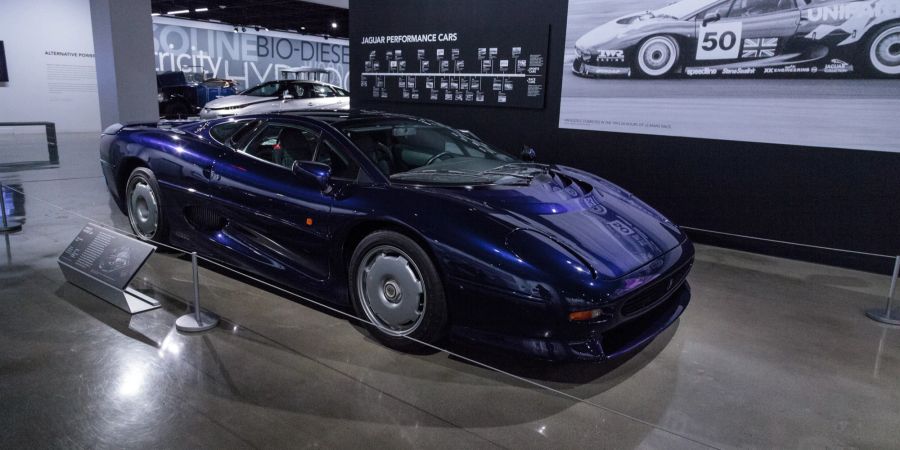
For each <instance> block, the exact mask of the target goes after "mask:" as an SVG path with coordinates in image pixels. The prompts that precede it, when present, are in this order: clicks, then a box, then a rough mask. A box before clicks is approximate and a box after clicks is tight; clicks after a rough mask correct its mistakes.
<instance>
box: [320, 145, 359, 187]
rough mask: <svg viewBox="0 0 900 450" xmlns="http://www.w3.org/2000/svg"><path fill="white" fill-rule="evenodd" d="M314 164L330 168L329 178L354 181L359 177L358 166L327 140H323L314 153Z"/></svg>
mask: <svg viewBox="0 0 900 450" xmlns="http://www.w3.org/2000/svg"><path fill="white" fill-rule="evenodd" d="M315 161H316V162H320V163H323V164H327V165H328V166H329V167H331V176H332V177H335V178H343V179H347V180H355V179H356V178H357V176H358V175H359V166H358V165H357V164H356V161H354V160H353V159H351V158H349V157H348V156H347V155H346V154H345V153H344V152H342V151H340V150H338V148H337V146H336V145H335V144H334V143H333V142H332V141H331V140H330V139H328V138H324V139H322V141H321V144H320V145H319V150H318V152H317V153H316V159H315Z"/></svg>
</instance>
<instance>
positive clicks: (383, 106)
mask: <svg viewBox="0 0 900 450" xmlns="http://www.w3.org/2000/svg"><path fill="white" fill-rule="evenodd" d="M535 16H538V17H541V18H543V20H544V21H545V22H546V23H547V24H549V26H550V43H549V55H548V58H547V70H548V79H547V80H546V86H545V92H546V101H545V106H544V107H543V108H542V109H522V108H509V107H499V106H478V105H467V106H462V105H452V104H450V105H448V104H415V103H405V102H399V101H393V100H391V99H388V100H387V101H384V100H381V99H373V98H372V95H371V92H370V89H359V88H357V87H358V86H357V85H354V84H351V95H352V105H353V106H354V107H359V108H371V109H379V110H389V111H394V112H402V113H408V114H414V115H421V116H425V117H429V118H433V119H436V120H438V121H441V122H444V123H446V124H449V125H452V126H455V127H459V128H465V129H470V130H472V131H473V132H475V133H476V134H478V135H480V136H481V137H482V138H484V139H485V140H487V141H489V142H492V143H494V144H496V145H498V146H500V147H502V148H505V149H509V150H513V151H518V150H519V149H520V148H521V147H522V146H523V145H529V146H533V147H534V148H535V149H536V150H537V153H538V157H539V160H541V161H546V162H554V163H559V164H567V165H572V166H576V167H579V168H583V169H586V170H589V171H592V172H595V173H598V174H600V175H601V176H603V177H605V178H607V179H609V180H611V181H613V182H615V183H618V184H620V185H621V186H623V187H625V188H627V189H629V190H630V191H632V192H633V193H635V194H636V195H638V196H639V197H641V198H642V199H644V200H646V201H647V202H648V203H650V204H652V205H653V206H654V207H656V208H657V209H659V210H660V211H662V212H663V213H665V214H666V215H667V216H668V217H670V218H671V219H672V220H673V221H675V222H676V223H678V224H680V225H684V226H690V227H696V228H703V229H709V230H715V231H721V232H726V233H733V234H740V235H749V236H756V237H762V238H769V239H775V240H784V241H791V242H801V243H807V244H812V245H818V246H826V247H837V248H844V249H851V250H858V251H864V252H874V253H887V254H897V253H900V207H898V203H900V154H898V153H890V152H876V151H864V150H845V149H832V148H824V147H806V146H797V145H775V144H761V143H748V142H739V141H726V140H713V139H697V138H684V137H669V136H652V135H643V134H626V133H611V132H598V131H578V130H568V129H560V128H558V126H557V124H558V123H559V116H560V96H561V84H562V79H563V61H564V49H565V39H566V18H567V2H566V1H562V0H522V1H511V0H510V1H490V2H485V1H479V0H454V1H449V0H447V1H441V0H429V1H421V0H379V1H369V0H351V5H350V23H351V27H350V28H351V33H350V46H351V55H353V57H352V59H351V67H350V68H351V80H354V83H357V82H358V80H359V79H360V76H361V72H362V71H363V63H364V61H365V57H364V53H365V52H366V51H368V48H365V46H363V45H361V39H362V38H363V37H364V36H373V35H385V34H393V35H398V34H404V33H406V32H408V31H407V30H409V29H417V28H420V24H423V23H424V24H429V25H430V27H431V28H432V30H433V31H432V32H435V33H440V32H447V31H452V30H454V29H455V28H459V27H460V24H461V23H463V24H467V25H466V29H468V30H472V29H479V28H483V29H491V30H496V29H498V28H499V29H501V30H503V31H504V32H506V33H508V34H509V35H510V36H515V35H521V34H529V33H538V32H542V30H541V27H540V26H538V27H537V28H534V29H528V28H527V27H523V26H522V24H532V23H534V22H533V17H535ZM510 39H511V40H514V38H513V37H511V38H510ZM487 45H490V44H487ZM448 47H449V45H448ZM597 107H598V108H602V104H598V105H597ZM773 108H774V106H773ZM816 120H817V117H815V116H810V117H808V118H803V122H804V123H806V121H809V122H810V123H814V122H815V121H816ZM845 120H846V121H847V123H848V125H856V126H871V125H872V124H859V123H854V120H855V117H854V116H853V115H852V114H848V115H846V118H845ZM886 122H887V120H886ZM748 126H752V124H749V125H748ZM761 132H762V133H765V130H762V131H761ZM810 137H811V138H812V137H814V136H810ZM897 148H898V150H900V143H897ZM691 234H692V236H693V237H694V239H695V240H696V241H699V242H707V243H713V244H719V245H725V246H730V247H735V248H740V249H746V250H750V251H757V252H762V253H768V254H774V255H781V256H787V257H793V258H799V259H807V260H813V261H822V262H825V263H830V264H837V265H845V266H849V267H856V268H861V269H866V270H872V271H878V272H887V271H889V270H890V269H891V265H892V262H891V261H886V260H884V259H878V258H871V257H864V256H854V255H846V254H839V253H833V252H828V251H819V250H814V249H803V248H797V247H793V246H787V245H781V244H773V243H765V242H758V241H752V240H747V239H740V238H725V237H721V236H716V235H711V234H705V233H698V232H692V233H691Z"/></svg>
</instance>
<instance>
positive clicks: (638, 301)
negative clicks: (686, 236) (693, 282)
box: [620, 262, 691, 317]
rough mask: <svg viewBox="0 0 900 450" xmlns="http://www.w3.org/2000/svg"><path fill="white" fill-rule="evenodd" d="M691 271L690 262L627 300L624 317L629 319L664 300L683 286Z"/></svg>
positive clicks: (623, 306) (623, 312) (623, 310)
mask: <svg viewBox="0 0 900 450" xmlns="http://www.w3.org/2000/svg"><path fill="white" fill-rule="evenodd" d="M690 270H691V263H690V262H689V263H687V264H685V265H683V266H681V267H680V268H678V269H677V270H675V271H674V272H672V273H671V274H669V275H667V276H666V277H664V278H662V279H661V280H659V281H657V282H655V283H653V284H652V285H650V286H648V287H646V288H644V289H642V290H641V291H640V292H638V293H636V294H632V296H631V298H629V299H627V300H625V302H624V303H623V304H622V309H621V310H620V312H621V314H622V316H625V317H628V316H632V315H634V314H637V313H639V312H641V311H643V310H645V309H647V308H649V307H650V306H653V305H654V304H656V303H657V302H659V301H661V300H662V299H664V298H665V297H666V296H667V295H668V294H670V293H671V292H672V291H674V290H675V289H677V288H678V287H679V286H681V283H682V282H683V281H684V279H685V278H687V274H688V272H690Z"/></svg>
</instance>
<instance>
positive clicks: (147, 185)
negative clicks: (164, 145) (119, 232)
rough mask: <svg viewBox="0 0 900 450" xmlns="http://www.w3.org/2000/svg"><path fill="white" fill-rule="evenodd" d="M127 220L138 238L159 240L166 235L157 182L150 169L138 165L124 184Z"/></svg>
mask: <svg viewBox="0 0 900 450" xmlns="http://www.w3.org/2000/svg"><path fill="white" fill-rule="evenodd" d="M125 202H126V205H127V206H128V222H129V223H130V224H131V230H132V231H134V234H135V235H137V237H138V238H140V239H142V240H145V241H156V242H161V241H162V240H163V239H165V236H166V230H167V228H166V218H165V216H164V215H163V213H162V211H163V209H162V199H161V197H160V195H159V184H157V182H156V177H155V176H154V175H153V172H152V171H150V169H147V168H145V167H138V168H136V169H134V170H133V171H132V172H131V175H130V176H129V177H128V182H127V184H126V185H125Z"/></svg>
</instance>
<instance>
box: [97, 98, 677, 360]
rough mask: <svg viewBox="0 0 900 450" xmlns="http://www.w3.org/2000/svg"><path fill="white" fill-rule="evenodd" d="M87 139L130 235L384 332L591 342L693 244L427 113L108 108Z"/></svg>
mask: <svg viewBox="0 0 900 450" xmlns="http://www.w3.org/2000/svg"><path fill="white" fill-rule="evenodd" d="M100 147H101V149H100V159H101V165H102V167H103V174H104V176H105V177H106V183H107V185H108V187H109V191H110V193H111V194H112V196H113V198H114V199H115V200H116V202H117V203H118V205H119V207H120V208H121V209H122V211H123V212H125V213H126V214H127V215H128V218H129V220H130V222H131V226H132V228H133V230H134V232H135V234H137V235H138V236H139V237H141V238H142V239H145V240H153V241H166V242H169V243H171V244H172V245H175V246H178V247H181V248H185V249H190V250H194V251H197V252H198V253H200V254H201V255H204V256H207V257H210V258H213V259H216V260H218V261H221V262H223V263H225V264H228V265H230V266H232V267H235V268H237V269H240V270H243V271H246V272H249V273H252V274H254V275H257V276H261V277H264V278H266V279H269V280H272V281H274V282H276V283H278V284H280V285H283V286H285V287H287V288H289V289H292V290H295V291H298V292H302V293H303V294H306V295H309V296H313V297H315V298H318V299H321V300H325V301H330V302H333V303H336V304H339V305H347V306H351V307H352V308H353V310H354V311H355V313H356V314H357V315H358V317H360V318H361V319H364V320H365V321H366V322H367V327H368V328H369V330H370V332H371V333H372V335H373V336H375V337H376V338H377V339H379V340H380V341H381V342H383V343H384V344H385V345H387V346H390V347H393V348H396V349H399V350H414V349H416V348H417V347H419V346H421V344H419V343H417V342H416V341H422V342H428V343H434V342H438V341H439V340H441V339H443V338H445V337H452V338H455V339H462V340H467V341H471V342H476V343H480V344H489V345H493V346H495V347H499V348H501V349H505V350H508V351H516V352H521V353H526V354H529V355H532V356H535V357H538V358H542V359H549V360H591V361H598V360H604V359H607V358H613V357H616V356H620V355H622V354H625V353H627V352H630V351H632V350H634V349H638V348H641V347H642V346H643V345H645V344H647V343H648V342H650V340H652V339H653V338H654V337H655V336H656V335H658V334H659V333H660V332H662V331H663V330H664V329H666V327H668V326H669V325H671V324H672V323H673V322H674V321H675V320H676V319H677V318H678V317H679V315H680V314H681V313H682V312H683V311H684V309H685V307H686V306H687V304H688V301H689V300H690V290H689V287H688V284H687V282H686V281H685V278H686V277H687V274H688V272H689V271H690V268H691V264H692V261H693V255H694V250H693V246H692V244H691V243H690V241H689V240H688V239H687V237H686V236H685V235H684V233H682V231H681V230H679V228H678V227H677V226H675V225H674V224H672V223H671V222H670V221H669V220H667V219H666V218H665V217H663V216H662V215H660V214H659V213H658V212H656V211H655V210H653V209H652V208H651V207H649V206H647V205H646V204H644V203H643V202H641V201H640V200H638V199H637V198H635V197H634V196H633V195H631V194H629V193H628V192H625V191H624V190H622V189H621V188H619V187H617V186H615V185H614V184H612V183H610V182H608V181H606V180H604V179H602V178H600V177H597V176H595V175H592V174H590V173H587V172H583V171H581V170H578V169H574V168H569V167H559V166H555V165H545V164H537V163H535V162H533V161H531V159H532V158H531V157H532V156H533V152H523V157H517V156H513V155H510V154H508V153H504V152H502V151H500V150H497V149H496V148H494V147H492V146H490V145H488V144H487V143H485V142H483V141H481V140H480V139H478V138H477V137H475V136H474V135H472V134H471V133H468V132H464V131H459V130H455V129H452V128H449V127H446V126H443V125H441V124H438V123H436V122H433V121H430V120H426V119H422V118H417V117H410V116H404V115H396V114H386V113H378V112H366V111H351V112H346V111H344V112H321V111H320V112H309V111H307V112H299V113H285V114H278V115H260V116H239V117H233V118H228V119H217V120H210V121H203V122H195V123H190V124H184V125H180V126H177V127H174V128H171V129H162V128H158V127H156V126H155V125H152V124H151V125H131V126H122V125H115V126H112V127H110V128H108V129H107V130H106V131H104V134H103V136H102V138H101V145H100ZM407 337H411V338H414V339H407Z"/></svg>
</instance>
